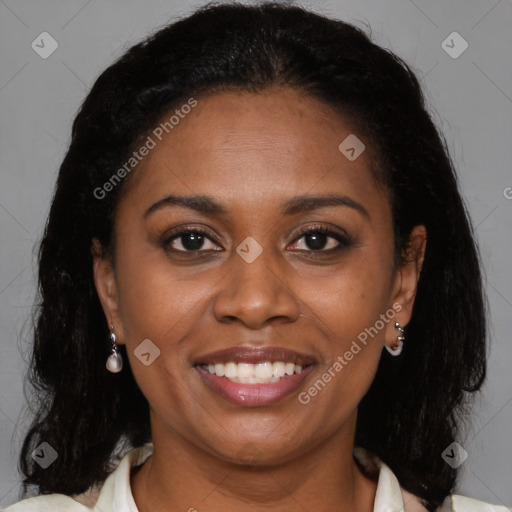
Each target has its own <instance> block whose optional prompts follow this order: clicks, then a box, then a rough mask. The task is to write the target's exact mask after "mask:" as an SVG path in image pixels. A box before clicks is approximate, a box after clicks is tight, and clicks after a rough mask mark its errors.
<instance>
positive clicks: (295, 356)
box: [194, 346, 316, 366]
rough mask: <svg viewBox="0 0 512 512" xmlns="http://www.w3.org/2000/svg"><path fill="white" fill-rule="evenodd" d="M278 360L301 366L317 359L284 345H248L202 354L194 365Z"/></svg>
mask: <svg viewBox="0 0 512 512" xmlns="http://www.w3.org/2000/svg"><path fill="white" fill-rule="evenodd" d="M278 361H284V362H287V363H293V364H295V365H300V366H309V365H311V364H315V362H316V361H315V359H314V358H313V357H311V356H309V355H307V354H303V353H300V352H296V351H294V350H289V349H287V348H283V347H275V346H272V347H270V346H269V347H257V348H253V347H248V346H238V347H232V348H226V349H223V350H218V351H216V352H210V353H209V354H206V355H204V356H200V357H198V358H197V360H196V361H195V363H194V365H196V366H197V365H205V364H206V365H209V364H216V363H222V364H226V363H229V362H234V363H249V364H258V363H265V362H270V363H275V362H278Z"/></svg>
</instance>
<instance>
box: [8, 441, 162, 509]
mask: <svg viewBox="0 0 512 512" xmlns="http://www.w3.org/2000/svg"><path fill="white" fill-rule="evenodd" d="M152 452H153V444H152V443H146V444H145V445H143V446H139V447H137V448H133V449H131V450H129V451H128V452H127V453H125V455H124V456H123V457H122V458H121V460H120V461H119V464H118V465H117V467H116V469H115V470H114V471H113V472H112V473H110V475H109V476H108V477H107V479H106V480H105V481H104V482H103V483H101V484H98V485H96V486H94V485H93V486H91V487H90V488H89V489H88V490H87V491H85V492H84V493H82V494H79V495H73V496H67V495H65V494H57V493H55V494H43V495H40V496H34V497H31V498H26V499H24V500H21V501H18V502H17V503H14V504H13V505H10V506H8V507H7V508H5V509H3V510H1V511H0V512H92V511H93V510H94V512H96V511H98V510H101V511H102V512H110V511H112V510H118V509H120V510H123V511H125V510H134V509H135V510H136V508H134V507H135V504H134V502H133V497H132V495H131V490H130V470H131V468H132V467H133V466H137V465H139V464H142V463H143V462H144V461H145V460H146V459H147V458H148V457H149V456H150V455H151V454H152ZM115 503H117V504H118V505H119V504H121V505H120V506H119V507H116V506H115ZM124 505H126V506H124Z"/></svg>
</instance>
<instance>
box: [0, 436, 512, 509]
mask: <svg viewBox="0 0 512 512" xmlns="http://www.w3.org/2000/svg"><path fill="white" fill-rule="evenodd" d="M152 453H153V443H147V444H145V445H144V446H141V447H138V448H133V449H131V450H130V451H128V452H127V453H126V454H125V455H124V456H123V457H122V458H121V460H120V461H119V464H118V466H117V468H116V469H115V470H114V471H113V472H112V473H111V474H110V475H109V476H108V477H107V479H106V480H105V482H103V484H102V485H100V486H98V487H91V488H90V489H89V490H88V491H86V492H85V493H83V494H80V495H77V496H73V497H70V496H66V495H64V494H45V495H42V496H35V497H32V498H26V499H24V500H21V501H19V502H18V503H15V504H13V505H10V506H9V507H7V508H6V509H4V510H3V511H0V512H91V511H94V512H97V511H99V510H101V512H139V511H138V509H137V506H136V505H135V501H134V499H133V496H132V492H131V489H130V473H131V468H132V467H134V466H139V465H140V464H142V463H144V462H145V460H146V459H147V458H148V457H149V456H150V455H151V454H152ZM354 456H355V457H356V458H357V460H358V461H359V462H360V463H361V464H362V465H363V467H365V468H367V469H373V470H377V471H378V473H379V477H378V483H377V493H376V496H375V505H374V508H373V512H427V509H426V508H424V507H423V506H422V505H421V503H420V501H419V499H418V498H417V497H416V496H414V495H412V494H410V493H408V492H407V491H406V490H404V489H402V488H401V487H400V485H399V483H398V480H397V479H396V477H395V475H394V474H393V472H392V471H391V469H390V468H389V467H388V466H387V465H386V464H384V463H383V462H382V461H381V460H380V459H379V458H378V457H377V456H375V455H374V454H372V453H371V452H368V451H366V450H364V449H362V448H358V447H356V448H355V450H354ZM192 506H193V504H192ZM439 512H512V509H510V508H507V507H502V506H497V505H490V504H488V503H484V502H482V501H478V500H474V499H472V498H465V497H464V496H458V495H454V494H452V495H451V496H447V497H446V500H445V501H444V503H443V506H442V507H441V509H439Z"/></svg>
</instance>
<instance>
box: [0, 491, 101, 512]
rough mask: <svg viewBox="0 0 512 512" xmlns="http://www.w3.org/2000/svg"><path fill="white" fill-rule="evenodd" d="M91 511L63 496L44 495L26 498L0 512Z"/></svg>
mask: <svg viewBox="0 0 512 512" xmlns="http://www.w3.org/2000/svg"><path fill="white" fill-rule="evenodd" d="M90 510H91V509H90V508H89V507H86V506H85V505H83V504H81V503H79V502H78V501H76V500H74V499H73V498H71V497H70V496H66V495H64V494H45V495H42V496H34V497H32V498H27V499H24V500H21V501H18V503H14V505H10V506H9V507H7V508H6V509H4V510H3V511H1V512H64V511H65V512H87V511H90Z"/></svg>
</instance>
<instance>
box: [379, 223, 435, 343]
mask: <svg viewBox="0 0 512 512" xmlns="http://www.w3.org/2000/svg"><path fill="white" fill-rule="evenodd" d="M426 246H427V230H426V228H425V226H415V227H414V229H413V230H412V231H411V234H410V236H409V240H408V244H407V247H406V249H405V254H404V256H403V260H402V264H401V266H400V268H399V269H398V270H397V271H396V275H395V277H394V282H393V292H392V297H393V301H392V304H391V307H392V309H393V310H394V311H396V312H397V313H396V315H395V317H394V318H393V321H392V322H389V323H388V324H387V326H386V334H385V343H386V345H388V346H389V347H390V348H392V347H394V346H395V345H396V342H397V336H399V335H400V332H399V331H398V329H397V328H396V327H395V322H398V323H399V324H400V326H401V327H402V328H403V327H405V326H406V325H407V324H408V323H409V321H410V320H411V316H412V310H413V306H414V299H415V298H416V291H417V289H418V280H419V278H420V273H421V268H422V266H423V260H424V259H425V248H426Z"/></svg>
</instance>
